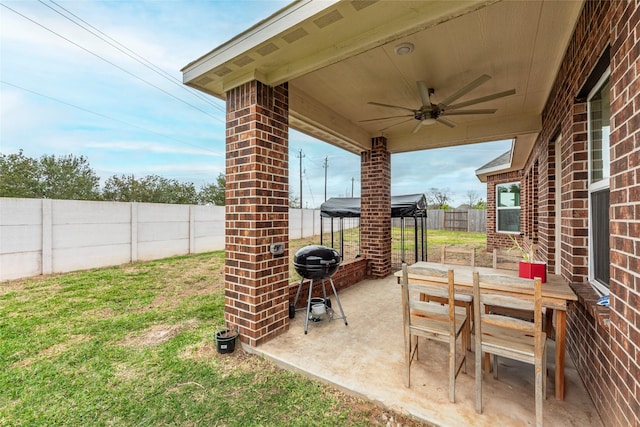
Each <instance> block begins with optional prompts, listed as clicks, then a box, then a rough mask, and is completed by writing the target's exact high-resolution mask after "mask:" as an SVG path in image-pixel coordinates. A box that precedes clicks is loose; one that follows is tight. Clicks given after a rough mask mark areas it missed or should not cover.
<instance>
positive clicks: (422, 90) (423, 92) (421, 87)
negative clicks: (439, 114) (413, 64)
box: [416, 81, 431, 110]
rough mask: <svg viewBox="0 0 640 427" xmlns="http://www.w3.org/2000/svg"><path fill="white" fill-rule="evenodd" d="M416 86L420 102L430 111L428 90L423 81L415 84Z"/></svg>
mask: <svg viewBox="0 0 640 427" xmlns="http://www.w3.org/2000/svg"><path fill="white" fill-rule="evenodd" d="M416 85H417V86H418V93H419V94H420V99H421V100H422V106H423V107H429V110H431V98H430V97H429V88H428V87H427V84H426V83H425V82H423V81H419V82H416Z"/></svg>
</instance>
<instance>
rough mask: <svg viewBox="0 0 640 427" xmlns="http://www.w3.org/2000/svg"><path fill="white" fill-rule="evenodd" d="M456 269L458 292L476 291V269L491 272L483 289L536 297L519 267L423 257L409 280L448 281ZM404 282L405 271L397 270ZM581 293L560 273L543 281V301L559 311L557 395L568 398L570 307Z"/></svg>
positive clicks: (479, 271)
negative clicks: (453, 262) (566, 367)
mask: <svg viewBox="0 0 640 427" xmlns="http://www.w3.org/2000/svg"><path fill="white" fill-rule="evenodd" d="M450 268H452V269H453V270H454V280H455V286H456V292H460V293H464V294H469V295H472V294H473V272H474V271H477V272H478V273H479V274H480V275H481V276H483V275H484V276H491V280H490V281H487V282H485V281H482V283H481V291H482V292H490V293H496V294H503V295H510V296H514V297H517V298H522V299H524V300H529V301H532V300H533V291H534V289H533V280H532V279H522V278H519V277H518V272H517V271H512V270H502V269H494V268H487V267H470V266H461V265H448V264H441V263H436V262H426V261H420V262H417V263H415V264H412V265H410V266H408V268H407V272H408V276H409V280H411V281H412V282H414V283H430V284H440V283H441V284H442V286H446V285H447V275H446V274H444V275H443V274H442V273H443V272H445V273H446V271H447V270H448V269H450ZM395 275H396V277H398V282H399V283H400V280H401V277H402V272H397V273H395ZM577 299H578V297H577V296H576V294H575V293H574V292H573V290H571V288H570V287H569V284H568V283H567V282H566V281H565V280H564V279H563V278H562V277H561V276H558V275H554V274H548V275H547V281H546V283H543V284H542V305H543V307H546V308H547V310H552V311H553V312H552V313H553V314H554V315H555V342H556V346H555V347H556V348H555V366H556V372H555V396H556V399H558V400H564V358H565V345H566V343H565V342H566V328H567V307H568V305H569V304H570V303H571V302H572V301H577Z"/></svg>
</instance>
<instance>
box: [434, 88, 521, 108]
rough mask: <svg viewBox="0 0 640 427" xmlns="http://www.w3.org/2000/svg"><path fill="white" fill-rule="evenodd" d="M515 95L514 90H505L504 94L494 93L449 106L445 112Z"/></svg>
mask: <svg viewBox="0 0 640 427" xmlns="http://www.w3.org/2000/svg"><path fill="white" fill-rule="evenodd" d="M515 93H516V90H515V89H511V90H505V91H504V92H498V93H494V94H493V95H487V96H482V97H480V98H476V99H472V100H470V101H465V102H461V103H459V104H455V105H449V106H448V107H447V110H452V109H456V108H462V107H468V106H469V105H475V104H480V103H481V102H486V101H491V100H492V99H498V98H503V97H505V96H509V95H514V94H515Z"/></svg>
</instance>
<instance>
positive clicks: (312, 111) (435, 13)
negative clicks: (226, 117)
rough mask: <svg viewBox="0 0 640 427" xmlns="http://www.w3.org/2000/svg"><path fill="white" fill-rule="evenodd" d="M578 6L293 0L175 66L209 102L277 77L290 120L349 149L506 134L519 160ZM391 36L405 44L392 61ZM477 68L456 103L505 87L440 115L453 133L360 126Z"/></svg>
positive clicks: (430, 144)
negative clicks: (466, 111) (285, 87)
mask: <svg viewBox="0 0 640 427" xmlns="http://www.w3.org/2000/svg"><path fill="white" fill-rule="evenodd" d="M582 4H583V2H582V1H554V0H531V1H526V2H520V1H451V2H447V1H383V0H378V1H354V2H351V1H331V0H321V1H315V0H313V1H309V0H308V1H296V2H293V3H292V4H291V5H289V6H287V7H285V8H283V9H282V10H280V11H279V12H277V13H276V14H274V15H273V16H271V17H269V18H267V19H266V20H264V21H262V22H261V23H259V24H257V25H256V26H254V27H252V28H250V29H249V30H247V31H245V32H244V33H242V34H240V35H238V36H237V37H235V38H233V39H232V40H230V41H229V42H227V43H225V44H223V45H221V46H219V47H217V48H216V49H214V50H213V51H211V52H210V53H209V54H207V55H205V56H203V57H202V58H200V59H198V60H196V61H194V62H192V63H191V64H189V65H188V66H186V67H185V68H184V69H183V78H184V82H185V83H186V84H188V85H190V86H193V87H195V88H197V89H199V90H202V91H204V92H207V93H210V94H212V95H214V96H217V97H219V98H224V96H225V92H226V91H228V90H229V89H231V88H233V87H235V86H237V85H240V84H243V83H245V82H248V81H251V80H254V79H258V80H260V81H262V82H263V83H265V84H269V85H277V84H281V83H284V82H288V84H289V97H290V103H289V109H290V126H291V127H292V128H294V129H297V130H300V131H302V132H304V133H306V134H309V135H311V136H314V137H316V138H319V139H321V140H323V141H326V142H328V143H330V144H333V145H336V146H339V147H342V148H344V149H346V150H348V151H351V152H353V153H360V152H361V151H363V150H368V149H369V148H370V146H371V138H373V137H375V136H380V135H382V136H385V137H386V138H387V141H388V149H389V151H391V152H392V153H398V152H407V151H415V150H422V149H429V148H436V147H447V146H453V145H463V144H468V143H476V142H486V141H495V140H500V139H515V140H516V143H515V147H514V156H515V157H514V159H516V158H517V159H520V157H524V160H522V163H524V161H526V158H527V157H528V155H529V152H530V147H531V146H532V143H531V144H529V141H532V140H533V141H534V140H535V135H536V134H537V132H539V131H540V129H541V112H542V109H543V107H544V105H545V103H546V101H547V98H548V96H549V93H550V90H551V87H552V85H553V81H554V79H555V76H556V74H557V70H558V68H559V64H560V62H561V59H562V57H563V55H564V52H565V49H566V46H567V44H568V41H569V38H570V36H571V34H572V32H573V28H574V26H575V22H576V20H577V17H578V15H579V13H580V10H581V9H582ZM399 43H412V44H413V45H414V46H415V48H414V50H413V52H412V53H410V54H408V55H403V56H399V55H396V53H395V46H396V45H398V44H399ZM482 74H487V75H489V76H491V77H492V78H491V80H489V81H488V82H486V83H484V84H482V85H481V86H479V87H478V88H476V89H474V90H473V91H472V92H470V93H468V94H467V95H465V96H464V97H462V98H460V99H459V100H458V101H457V102H463V101H465V100H469V99H475V98H478V97H482V96H486V95H489V94H492V93H496V92H500V91H504V90H508V89H511V88H514V89H515V90H516V94H515V95H512V96H509V97H505V98H500V99H495V100H492V101H488V102H485V103H481V104H476V105H474V106H473V107H469V108H481V109H482V108H495V109H497V111H496V112H495V113H494V114H483V115H461V116H451V117H450V119H451V120H452V121H454V122H455V123H456V124H457V126H456V127H455V128H448V127H446V126H443V125H441V124H439V123H437V124H434V125H431V126H423V127H422V128H421V129H420V131H419V132H417V133H415V134H414V133H412V130H413V128H414V127H415V126H416V123H417V122H416V121H415V120H414V119H412V118H411V117H409V118H408V119H407V122H406V123H402V124H396V123H395V122H394V121H393V119H391V120H388V121H387V120H383V121H369V122H364V121H363V120H368V119H372V118H379V117H388V116H393V115H402V114H405V113H407V111H406V110H401V109H393V108H388V107H380V106H375V105H371V104H369V103H368V102H370V101H375V102H380V103H385V104H390V105H397V106H403V107H407V108H410V109H415V108H418V107H419V106H420V105H421V100H420V97H419V96H418V92H417V89H416V81H418V80H420V81H424V82H425V83H426V84H427V85H428V86H429V87H433V88H434V89H435V95H434V97H435V100H436V102H438V101H439V100H442V99H444V98H446V97H447V96H449V95H451V94H452V93H454V92H456V91H457V90H458V89H460V88H461V87H463V86H465V85H466V84H468V83H469V82H471V81H473V80H474V79H476V78H477V77H479V76H480V75H482ZM400 120H404V119H403V118H401V119H400ZM391 124H393V126H391V127H389V125H391ZM525 141H527V142H526V143H525ZM527 147H528V148H527ZM527 150H528V151H527ZM525 152H526V154H525ZM519 153H520V154H519Z"/></svg>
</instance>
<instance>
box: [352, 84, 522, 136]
mask: <svg viewBox="0 0 640 427" xmlns="http://www.w3.org/2000/svg"><path fill="white" fill-rule="evenodd" d="M489 79H491V76H488V75H486V74H483V75H481V76H480V77H478V78H477V79H475V80H474V81H472V82H471V83H469V84H468V85H466V86H465V87H463V88H461V89H459V90H458V91H457V92H456V93H454V94H452V95H450V96H449V97H447V98H446V99H444V100H442V102H439V103H437V104H436V103H433V102H432V101H431V95H433V94H434V93H435V90H434V89H433V88H429V87H427V84H426V83H425V82H423V81H418V82H416V85H417V86H418V93H419V94H420V99H421V100H422V106H421V107H420V108H417V109H413V108H407V107H401V106H398V105H389V104H383V103H380V102H368V104H371V105H378V106H380V107H389V108H398V109H401V110H407V111H410V112H411V114H403V115H399V116H388V117H379V118H376V119H368V120H361V121H362V122H372V121H377V120H387V119H394V118H399V117H410V118H409V119H407V120H403V121H401V122H398V123H394V124H392V125H391V126H387V127H386V128H384V129H381V130H385V129H389V128H390V127H392V126H396V125H399V124H401V123H405V122H407V121H409V120H418V124H417V125H416V127H415V128H414V129H413V133H416V132H418V131H419V130H420V128H421V127H422V126H423V125H430V124H433V123H436V122H438V123H442V124H443V125H445V126H448V127H450V128H453V127H455V126H456V124H455V123H454V122H452V121H451V120H449V119H447V118H446V117H445V116H461V115H463V114H493V113H495V112H496V111H497V110H496V109H495V108H484V109H476V110H459V108H463V107H468V106H471V105H475V104H479V103H481V102H486V101H491V100H493V99H498V98H502V97H505V96H509V95H513V94H515V93H516V90H515V89H511V90H505V91H504V92H498V93H494V94H492V95H487V96H483V97H480V98H475V99H471V100H469V101H464V102H460V103H458V104H451V103H452V102H454V101H456V100H458V99H460V98H462V97H463V96H464V95H466V94H467V93H469V92H471V91H472V90H473V89H475V88H477V87H478V86H480V85H481V84H483V83H485V82H486V81H487V80H489Z"/></svg>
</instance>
